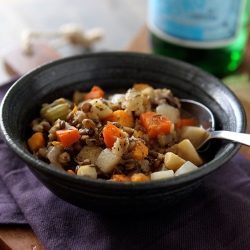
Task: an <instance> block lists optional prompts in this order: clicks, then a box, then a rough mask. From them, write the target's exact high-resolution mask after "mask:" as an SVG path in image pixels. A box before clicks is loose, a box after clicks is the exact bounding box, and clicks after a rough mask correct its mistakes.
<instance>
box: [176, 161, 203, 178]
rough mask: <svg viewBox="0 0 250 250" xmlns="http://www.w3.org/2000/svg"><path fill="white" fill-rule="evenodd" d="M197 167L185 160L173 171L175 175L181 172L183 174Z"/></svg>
mask: <svg viewBox="0 0 250 250" xmlns="http://www.w3.org/2000/svg"><path fill="white" fill-rule="evenodd" d="M197 168H198V167H197V166H195V165H194V164H193V163H192V162H190V161H187V162H186V163H185V164H183V165H182V166H181V167H180V168H179V169H178V170H177V171H176V172H175V176H178V175H181V174H185V173H188V172H190V171H193V170H195V169H197Z"/></svg>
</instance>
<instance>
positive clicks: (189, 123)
mask: <svg viewBox="0 0 250 250" xmlns="http://www.w3.org/2000/svg"><path fill="white" fill-rule="evenodd" d="M195 125H197V121H196V120H195V119H194V118H183V119H180V121H179V122H178V123H176V124H175V126H176V127H177V128H181V127H184V126H195Z"/></svg>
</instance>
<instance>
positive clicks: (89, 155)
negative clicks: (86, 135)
mask: <svg viewBox="0 0 250 250" xmlns="http://www.w3.org/2000/svg"><path fill="white" fill-rule="evenodd" d="M102 150H103V149H102V148H101V147H94V146H84V147H83V148H82V149H81V151H80V153H79V154H78V155H77V156H76V161H77V162H81V161H84V160H85V159H89V160H90V161H91V163H93V164H95V162H96V160H97V158H98V156H99V154H100V153H101V152H102Z"/></svg>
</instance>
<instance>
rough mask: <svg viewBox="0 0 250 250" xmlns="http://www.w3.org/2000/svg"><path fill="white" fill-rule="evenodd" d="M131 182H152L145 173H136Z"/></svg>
mask: <svg viewBox="0 0 250 250" xmlns="http://www.w3.org/2000/svg"><path fill="white" fill-rule="evenodd" d="M131 181H134V182H139V181H150V178H149V177H148V176H146V175H145V174H143V173H136V174H133V175H132V176H131Z"/></svg>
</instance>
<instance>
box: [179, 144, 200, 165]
mask: <svg viewBox="0 0 250 250" xmlns="http://www.w3.org/2000/svg"><path fill="white" fill-rule="evenodd" d="M177 151H178V153H177V154H178V156H179V157H181V158H182V159H184V160H186V161H191V162H192V163H193V164H195V165H196V166H201V165H202V164H203V160H202V159H201V157H200V156H199V154H198V153H197V151H196V150H195V148H194V146H193V144H192V143H191V142H190V141H189V140H188V139H185V140H183V141H181V142H179V143H178V144H177Z"/></svg>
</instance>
